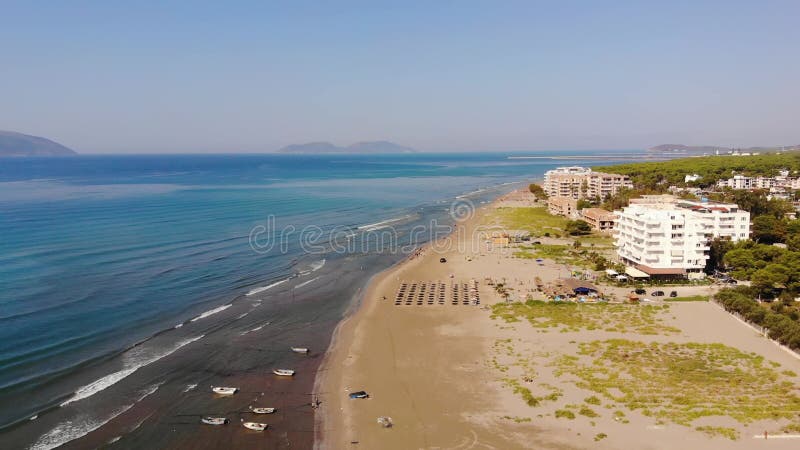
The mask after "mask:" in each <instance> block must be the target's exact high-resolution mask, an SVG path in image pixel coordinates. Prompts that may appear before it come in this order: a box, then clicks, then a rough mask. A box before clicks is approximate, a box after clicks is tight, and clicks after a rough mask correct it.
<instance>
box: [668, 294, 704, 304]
mask: <svg viewBox="0 0 800 450" xmlns="http://www.w3.org/2000/svg"><path fill="white" fill-rule="evenodd" d="M664 301H667V302H707V301H708V296H707V295H692V296H688V297H667V298H665V299H664Z"/></svg>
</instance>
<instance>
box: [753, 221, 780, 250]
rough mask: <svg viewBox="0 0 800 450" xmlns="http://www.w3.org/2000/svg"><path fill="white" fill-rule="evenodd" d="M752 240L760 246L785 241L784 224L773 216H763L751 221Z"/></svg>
mask: <svg viewBox="0 0 800 450" xmlns="http://www.w3.org/2000/svg"><path fill="white" fill-rule="evenodd" d="M751 230H752V233H753V240H755V241H757V242H759V243H762V244H774V243H776V242H784V241H785V240H786V223H785V222H784V221H783V219H778V218H776V217H775V216H769V215H763V216H758V217H756V218H755V219H753V226H752V227H751Z"/></svg>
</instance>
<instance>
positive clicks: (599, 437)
mask: <svg viewBox="0 0 800 450" xmlns="http://www.w3.org/2000/svg"><path fill="white" fill-rule="evenodd" d="M607 437H608V435H607V434H605V433H597V434H596V435H595V437H594V441H595V442H597V441H602V440H603V439H605V438H607Z"/></svg>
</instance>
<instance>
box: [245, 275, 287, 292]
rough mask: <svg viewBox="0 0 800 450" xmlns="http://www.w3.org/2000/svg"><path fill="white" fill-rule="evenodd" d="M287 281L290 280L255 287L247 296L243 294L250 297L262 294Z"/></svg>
mask: <svg viewBox="0 0 800 450" xmlns="http://www.w3.org/2000/svg"><path fill="white" fill-rule="evenodd" d="M289 280H291V278H286V279H283V280H280V281H276V282H274V283H272V284H268V285H266V286H261V287H257V288H255V289H251V290H250V291H249V292H248V293H247V294H244V295H247V296H250V295H255V294H258V293H259V292H264V291H266V290H267V289H270V288H274V287H275V286H277V285H279V284H282V283H285V282H287V281H289Z"/></svg>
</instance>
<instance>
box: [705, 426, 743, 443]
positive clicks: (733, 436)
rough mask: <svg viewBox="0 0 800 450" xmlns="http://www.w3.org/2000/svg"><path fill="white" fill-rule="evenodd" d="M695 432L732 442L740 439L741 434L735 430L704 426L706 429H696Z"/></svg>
mask: <svg viewBox="0 0 800 450" xmlns="http://www.w3.org/2000/svg"><path fill="white" fill-rule="evenodd" d="M695 430H697V431H699V432H701V433H705V434H706V435H708V436H711V437H716V436H722V437H726V438H728V439H730V440H732V441H735V440H737V439H739V432H738V431H736V430H734V429H733V428H727V427H711V426H704V427H695Z"/></svg>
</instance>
